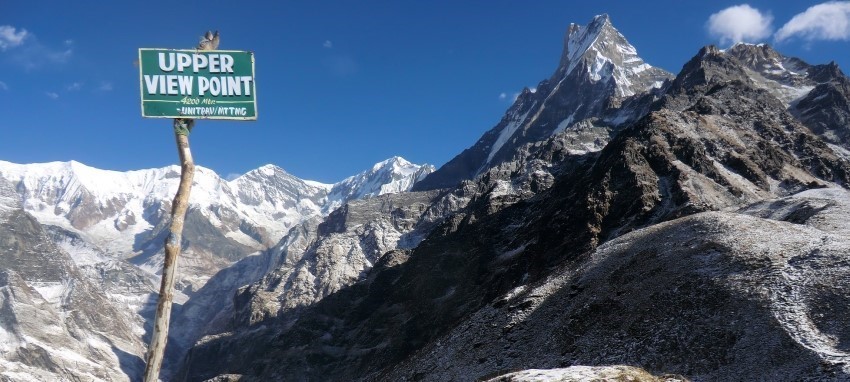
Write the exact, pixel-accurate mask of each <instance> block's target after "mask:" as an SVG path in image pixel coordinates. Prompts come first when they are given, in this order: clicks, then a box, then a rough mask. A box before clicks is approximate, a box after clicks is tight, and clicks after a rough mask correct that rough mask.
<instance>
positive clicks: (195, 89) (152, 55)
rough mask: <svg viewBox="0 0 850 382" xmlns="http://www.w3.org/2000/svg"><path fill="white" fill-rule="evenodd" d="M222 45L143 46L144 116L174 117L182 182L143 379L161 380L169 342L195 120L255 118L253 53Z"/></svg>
mask: <svg viewBox="0 0 850 382" xmlns="http://www.w3.org/2000/svg"><path fill="white" fill-rule="evenodd" d="M218 43H219V36H218V32H215V34H213V33H212V32H207V33H206V35H205V36H204V37H203V38H202V39H201V42H200V44H198V47H197V50H183V51H179V50H166V49H139V64H140V65H139V77H140V87H141V96H142V97H141V98H142V116H143V117H154V118H174V138H175V140H176V141H177V154H178V155H179V157H180V185H179V187H178V188H177V194H176V195H175V196H174V201H173V202H172V204H171V226H170V228H169V233H168V237H167V238H166V239H165V260H164V262H163V267H162V282H161V283H160V289H159V301H158V302H157V305H156V316H155V317H154V325H153V334H152V336H151V342H150V345H149V346H148V352H147V354H146V356H145V362H146V364H147V365H146V367H145V375H144V381H145V382H157V381H158V380H159V373H160V369H161V368H162V358H163V355H164V354H165V344H166V342H167V341H168V323H169V319H170V317H171V306H172V301H173V299H174V275H175V271H176V268H177V258H178V257H179V256H180V246H181V243H182V241H183V222H184V219H185V218H186V211H187V210H188V208H189V194H190V193H191V191H192V180H193V178H194V176H195V162H194V161H193V160H192V152H191V151H190V150H189V133H190V132H191V131H192V127H193V126H194V124H195V121H194V119H241V120H256V119H257V106H256V98H255V92H254V56H253V53H251V52H238V51H217V50H216V49H217V48H218Z"/></svg>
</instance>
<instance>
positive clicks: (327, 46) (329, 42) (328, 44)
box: [322, 40, 334, 49]
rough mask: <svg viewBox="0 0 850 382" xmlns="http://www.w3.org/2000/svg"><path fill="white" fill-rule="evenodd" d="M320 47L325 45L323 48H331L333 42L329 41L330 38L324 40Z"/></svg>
mask: <svg viewBox="0 0 850 382" xmlns="http://www.w3.org/2000/svg"><path fill="white" fill-rule="evenodd" d="M322 47H325V48H327V49H330V48H333V47H334V43H333V42H331V40H325V43H324V44H322Z"/></svg>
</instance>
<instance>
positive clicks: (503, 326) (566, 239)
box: [182, 18, 850, 381]
mask: <svg viewBox="0 0 850 382" xmlns="http://www.w3.org/2000/svg"><path fill="white" fill-rule="evenodd" d="M598 20H600V19H599V18H596V19H594V22H597V21H598ZM594 22H592V23H591V24H593V23H594ZM571 29H573V28H571ZM588 29H590V27H588ZM768 49H769V47H768V48H765V47H763V46H762V47H759V46H750V45H741V46H736V47H734V48H732V49H730V50H728V51H722V50H720V49H717V48H716V47H713V46H708V47H705V48H703V49H701V50H700V51H699V52H698V53H697V55H696V56H694V57H693V58H692V59H691V60H690V61H689V62H688V63H686V64H685V65H684V66H683V68H682V70H681V71H680V72H679V74H678V75H677V76H676V77H675V78H673V79H671V80H669V81H667V82H665V83H664V84H662V86H661V87H660V88H653V89H655V90H649V91H648V92H645V93H643V94H635V95H633V96H631V98H629V99H628V100H625V101H624V102H623V104H625V103H632V104H640V105H643V106H641V107H640V108H630V110H631V111H633V112H638V111H639V113H638V114H635V118H632V119H625V120H624V122H623V124H621V125H619V126H618V127H617V128H616V129H612V130H610V132H611V134H612V135H611V137H610V140H609V141H607V142H606V144H604V148H602V149H601V150H597V151H593V150H589V151H583V152H570V149H569V148H567V145H565V143H569V137H568V136H566V135H561V134H562V133H566V132H567V131H562V132H558V133H556V134H555V135H554V136H551V135H547V136H546V137H543V138H542V139H541V140H538V141H537V142H529V143H526V144H523V145H520V146H517V147H521V148H522V149H521V150H517V152H516V153H515V154H514V156H513V157H511V158H512V159H511V160H510V161H508V162H503V163H501V164H498V165H497V166H493V167H490V168H488V169H487V170H486V171H484V172H481V173H480V175H479V176H478V177H477V178H476V179H473V180H469V181H463V182H461V183H460V186H459V188H456V189H455V190H456V191H458V192H463V190H470V191H471V192H470V193H468V194H466V195H467V197H468V200H469V201H468V202H467V203H466V204H465V207H463V208H461V209H459V210H457V211H456V212H455V213H454V214H452V215H451V216H449V217H447V218H446V219H444V221H443V223H441V224H440V225H438V226H437V227H435V228H434V229H433V230H432V231H431V233H430V234H429V235H428V237H427V238H425V239H424V240H423V241H422V242H421V243H420V244H419V245H418V246H417V247H416V248H414V249H412V250H410V251H404V252H390V253H389V254H386V255H384V258H383V259H382V260H379V261H378V262H377V263H376V264H375V266H374V267H373V268H372V269H371V270H370V271H369V272H368V273H366V274H365V275H364V276H363V277H362V279H361V280H360V281H358V282H357V283H355V284H353V285H351V286H350V287H347V288H344V289H340V290H338V291H337V292H335V293H332V294H330V295H328V296H326V297H325V298H323V299H322V300H320V301H318V302H316V303H314V304H313V305H311V306H309V307H308V308H307V309H303V310H301V311H299V312H297V314H293V313H292V312H283V313H281V314H280V315H279V316H277V317H266V318H264V319H263V320H261V321H259V322H257V323H256V324H255V325H252V326H247V327H244V326H243V327H241V328H237V330H235V331H231V332H227V333H219V334H217V335H214V336H210V337H207V338H206V339H204V340H202V341H201V342H199V343H198V344H197V345H196V346H195V347H194V348H193V349H192V350H191V352H190V354H191V357H190V359H189V360H188V361H187V363H186V365H185V366H184V368H183V374H182V376H183V377H185V379H186V380H193V381H194V380H205V379H208V378H212V377H215V376H223V375H228V376H229V377H228V378H237V379H241V380H268V379H281V378H297V379H299V380H449V379H460V380H466V379H469V380H472V379H477V378H484V377H492V376H494V375H498V374H500V373H504V372H507V371H511V370H517V369H528V368H564V367H568V366H575V365H591V366H592V365H610V364H612V363H613V364H629V365H637V366H640V367H642V368H644V369H646V370H647V371H649V372H650V373H653V374H656V375H660V374H666V373H674V374H681V375H683V376H684V377H686V378H696V379H703V378H705V379H728V378H744V379H765V378H766V379H772V380H799V379H805V378H810V379H813V380H820V379H835V380H842V379H847V378H850V370H848V369H847V367H846V365H847V363H846V360H844V358H842V357H844V356H843V354H844V353H847V352H848V351H850V348H847V346H846V343H845V341H844V340H843V339H842V338H843V336H844V333H843V331H842V329H838V328H839V327H840V325H837V324H836V323H837V322H841V321H846V320H848V319H850V316H848V315H847V312H846V310H843V309H842V308H839V306H841V304H842V303H841V302H840V301H842V300H841V298H839V297H837V296H843V295H847V294H848V289H847V288H848V285H847V284H846V283H845V282H844V281H845V280H846V275H847V274H848V272H850V269H847V268H846V266H845V265H846V254H847V250H846V248H845V246H846V242H845V240H844V239H843V238H842V237H843V236H841V234H840V233H837V232H836V231H835V229H836V223H835V222H837V221H840V220H841V219H842V217H845V216H847V213H848V211H847V210H846V208H845V207H842V206H843V204H846V203H845V202H844V201H846V199H847V191H846V188H847V187H848V185H850V162H848V160H847V158H846V157H845V156H844V155H843V154H842V151H841V150H840V149H838V148H840V147H843V145H845V144H846V143H847V142H846V141H841V140H840V139H839V140H836V141H834V142H830V141H829V140H828V139H829V138H828V137H825V136H821V135H819V133H817V132H815V131H814V129H811V128H810V127H808V126H809V124H811V123H813V122H811V120H805V119H804V118H799V116H800V115H801V114H800V113H798V112H797V110H799V109H798V108H797V107H796V105H798V104H799V103H800V102H802V100H804V99H806V98H807V97H810V95H811V92H812V91H814V89H816V88H818V87H822V88H828V87H832V88H834V87H835V85H836V84H840V83H841V82H842V81H845V80H846V77H844V76H843V74H842V73H840V71H836V70H830V65H822V66H818V65H815V66H809V65H808V64H805V63H802V62H797V61H794V60H790V59H787V58H783V56H781V55H779V54H778V53H776V55H774V54H773V52H772V49H770V50H768ZM748 57H749V58H748ZM752 57H756V58H758V57H772V58H773V59H775V58H777V57H778V60H779V61H771V62H773V63H774V64H771V65H773V68H770V67H768V66H767V65H762V62H763V61H759V60H758V59H751V58H752ZM775 62H779V63H781V64H782V65H783V66H786V65H787V67H785V69H787V73H786V72H783V73H779V70H781V69H777V68H776V67H775ZM792 63H794V65H795V66H793V67H792V65H791V64H792ZM754 68H755V69H754ZM770 70H773V71H774V73H773V74H775V76H773V77H771V75H770V74H771V73H770V72H768V71H770ZM762 71H764V72H765V73H764V74H763V73H762ZM771 81H772V82H771ZM795 81H796V82H795ZM788 84H792V85H793V84H797V85H794V86H798V88H797V89H796V90H794V89H792V90H793V92H792V91H785V90H783V91H779V89H783V87H782V85H785V86H791V85H788ZM591 86H592V85H591ZM807 89H808V90H807ZM539 91H540V89H539V88H538V92H539ZM792 93H794V94H793V95H794V97H796V98H790V97H789V95H791V94H792ZM590 94H595V93H590ZM839 96H840V93H839V94H838V95H836V96H834V97H833V98H831V99H830V101H831V102H834V101H836V100H839V101H840V100H841V98H839ZM826 99H827V97H822V98H819V99H818V100H826ZM594 100H596V99H590V100H589V101H594ZM810 101H813V100H812V99H810ZM517 102H518V104H519V103H521V102H522V101H521V100H518V101H517ZM836 103H839V102H836ZM621 105H622V104H621ZM829 105H830V104H829V103H825V104H824V106H825V107H826V106H829ZM515 106H516V105H515ZM843 106H844V105H843V104H840V105H837V106H835V107H833V108H827V109H828V110H827V111H828V113H831V114H829V115H830V118H819V119H818V121H819V122H820V123H824V124H825V126H824V127H825V129H824V130H826V129H829V130H834V131H842V129H846V125H841V124H840V123H839V124H833V122H835V121H840V117H838V116H841V115H842V114H841V113H842V112H843V111H844V110H845V109H843ZM552 109H553V112H554V111H559V112H561V113H570V112H571V111H572V110H573V109H566V110H564V109H556V108H552ZM512 110H513V109H512ZM547 110H549V109H547ZM510 113H511V111H510V110H509V114H508V115H509V116H510ZM832 116H836V117H834V118H833V117H832ZM602 119H603V120H604V118H602ZM591 122H592V121H591ZM565 130H566V129H565ZM488 134H490V133H488ZM486 136H487V134H485V137H486ZM836 136H837V135H836ZM482 139H484V138H482ZM479 143H481V141H479ZM473 147H475V146H473ZM470 150H472V149H470ZM468 151H469V150H468ZM463 155H464V154H461V156H463ZM461 156H459V157H461ZM547 160H551V161H552V162H549V163H546V161H547ZM511 162H513V163H511ZM446 166H448V168H451V166H449V164H447V165H446ZM440 171H441V170H438V171H437V172H435V174H436V173H439V172H440ZM444 173H446V172H444ZM469 174H471V173H469ZM469 176H472V175H469ZM461 178H463V177H461ZM467 179H468V178H467ZM425 182H428V180H427V179H426V180H425V181H423V183H425ZM535 184H537V185H539V187H537V186H534V185H535ZM431 186H433V184H432V185H430V186H428V187H431ZM821 188H828V189H830V190H831V191H822V190H818V189H821ZM793 195H796V196H793ZM789 196H790V197H791V198H792V199H794V198H796V199H794V200H795V201H793V202H792V201H789V200H788V199H784V198H788V197H789ZM795 203H796V204H795ZM791 205H793V207H792V206H791ZM753 211H758V212H757V213H756V215H758V216H759V217H753V216H751V214H753V213H754V212H753ZM765 218H766V219H765ZM760 219H761V220H760ZM809 219H813V220H809ZM776 220H784V222H777V221H776ZM807 222H808V223H807ZM815 222H828V224H826V225H823V226H821V225H815V226H813V227H796V226H793V224H797V225H801V224H802V225H805V224H815ZM748 227H753V231H752V232H744V231H746V230H747V229H748ZM789 232H791V233H792V234H789V236H788V237H783V238H781V239H778V240H776V243H771V242H770V240H772V239H773V238H774V237H777V238H778V236H782V235H783V234H784V233H789ZM842 232H843V231H842ZM666 243H672V244H674V245H665V244H666ZM815 269H831V270H834V271H835V272H834V273H833V272H829V273H827V274H823V275H818V273H817V272H816V271H810V270H815ZM812 272H814V273H812ZM803 274H805V275H806V276H802V275H803ZM813 278H815V279H813ZM555 279H557V280H561V281H560V282H553V281H552V280H555ZM804 279H806V280H817V281H816V282H815V281H809V282H805V283H804V282H801V281H800V280H804ZM705 291H709V292H708V293H706V292H705ZM518 296H522V297H518ZM555 296H557V297H555ZM541 304H542V305H541ZM550 304H551V305H550ZM543 306H546V307H550V306H551V308H546V309H544V308H542V307H543ZM547 309H549V310H547ZM565 313H566V314H565ZM755 348H758V349H759V350H758V351H755V350H753V349H755ZM227 349H242V350H241V351H240V352H239V353H232V352H228V350H227ZM207 360H214V361H213V362H209V361H207ZM217 360H226V361H227V362H217Z"/></svg>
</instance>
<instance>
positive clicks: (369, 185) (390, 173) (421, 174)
mask: <svg viewBox="0 0 850 382" xmlns="http://www.w3.org/2000/svg"><path fill="white" fill-rule="evenodd" d="M434 170H436V168H435V167H434V166H432V165H429V164H425V165H421V166H420V165H416V164H413V163H410V162H408V161H407V160H405V159H404V158H402V157H399V156H395V157H392V158H390V159H387V160H385V161H382V162H378V163H376V164H375V165H374V166H372V169H371V170H368V171H364V172H361V173H360V174H357V175H354V176H351V177H348V178H346V179H344V180H342V181H341V182H339V183H336V184H334V185H333V188H332V189H331V191H330V195H329V196H328V207H327V211H328V212H330V211H332V210H333V209H335V208H336V207H338V206H340V205H341V204H342V203H344V202H345V201H348V200H351V199H360V198H367V197H373V196H378V195H383V194H394V193H398V192H404V191H409V190H410V188H411V187H413V184H414V183H416V182H418V181H420V180H422V179H423V178H425V176H426V175H428V174H430V173H432V172H434Z"/></svg>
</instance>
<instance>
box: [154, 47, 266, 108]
mask: <svg viewBox="0 0 850 382" xmlns="http://www.w3.org/2000/svg"><path fill="white" fill-rule="evenodd" d="M139 79H140V81H141V83H140V87H141V95H142V117H150V118H187V119H238V120H256V119H257V99H256V91H255V84H254V53H252V52H244V51H236V50H203V51H202V50H177V49H146V48H142V49H139Z"/></svg>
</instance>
